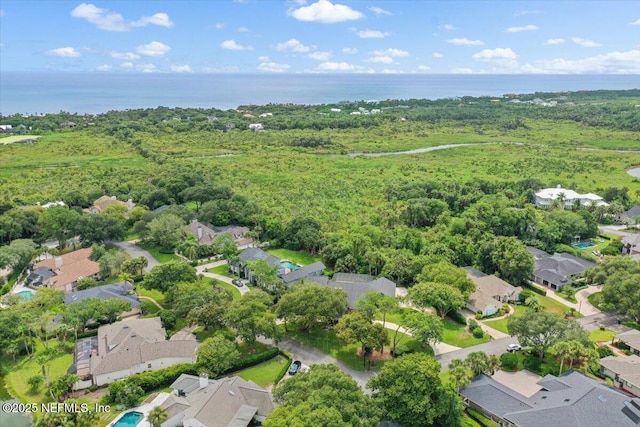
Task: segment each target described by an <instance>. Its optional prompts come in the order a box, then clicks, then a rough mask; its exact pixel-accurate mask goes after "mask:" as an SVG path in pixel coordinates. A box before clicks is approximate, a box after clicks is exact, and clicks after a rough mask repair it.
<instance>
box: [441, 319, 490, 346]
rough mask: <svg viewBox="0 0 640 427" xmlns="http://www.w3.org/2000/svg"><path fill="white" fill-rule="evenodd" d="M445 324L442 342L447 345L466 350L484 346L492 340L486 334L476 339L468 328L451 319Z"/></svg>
mask: <svg viewBox="0 0 640 427" xmlns="http://www.w3.org/2000/svg"><path fill="white" fill-rule="evenodd" d="M443 323H444V333H443V334H442V342H443V343H445V344H450V345H455V346H456V347H463V348H464V347H471V346H472V345H478V344H482V343H484V342H488V341H489V340H490V339H491V338H490V337H489V335H488V334H484V336H483V337H482V338H475V337H474V336H473V335H472V334H471V332H469V330H468V329H467V327H466V326H463V325H461V324H459V323H457V322H455V321H453V320H451V319H445V320H444V322H443Z"/></svg>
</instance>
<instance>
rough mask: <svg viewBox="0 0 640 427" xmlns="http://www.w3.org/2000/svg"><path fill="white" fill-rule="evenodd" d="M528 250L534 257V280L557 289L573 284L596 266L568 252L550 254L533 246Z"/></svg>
mask: <svg viewBox="0 0 640 427" xmlns="http://www.w3.org/2000/svg"><path fill="white" fill-rule="evenodd" d="M527 250H528V251H529V253H531V254H532V255H533V259H534V266H533V278H532V280H533V281H534V282H536V283H538V284H540V285H543V286H546V287H548V288H551V289H553V290H556V291H559V290H561V289H562V288H563V287H564V286H566V285H570V284H572V283H573V280H575V279H576V278H578V277H579V276H580V275H581V274H582V273H584V272H585V271H587V270H588V269H590V268H591V267H594V266H595V264H594V263H593V262H591V261H587V260H584V259H582V258H578V257H576V256H573V255H571V254H568V253H566V252H562V253H555V254H553V255H550V254H548V253H546V252H544V251H541V250H539V249H535V248H532V247H527Z"/></svg>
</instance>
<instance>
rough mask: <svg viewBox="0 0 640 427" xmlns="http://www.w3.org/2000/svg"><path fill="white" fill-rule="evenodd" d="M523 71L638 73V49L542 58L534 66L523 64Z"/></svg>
mask: <svg viewBox="0 0 640 427" xmlns="http://www.w3.org/2000/svg"><path fill="white" fill-rule="evenodd" d="M524 71H527V72H533V73H551V74H552V73H565V74H582V73H584V74H640V50H629V51H626V52H610V53H607V54H604V55H597V56H591V57H588V58H583V59H577V60H568V59H564V58H556V59H551V60H543V61H538V62H536V65H535V66H531V65H527V66H525V67H524Z"/></svg>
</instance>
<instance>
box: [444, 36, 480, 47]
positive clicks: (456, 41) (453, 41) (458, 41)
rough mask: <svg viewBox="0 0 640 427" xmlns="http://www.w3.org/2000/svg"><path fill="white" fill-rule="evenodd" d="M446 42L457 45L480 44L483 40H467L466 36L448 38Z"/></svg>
mask: <svg viewBox="0 0 640 427" xmlns="http://www.w3.org/2000/svg"><path fill="white" fill-rule="evenodd" d="M447 43H451V44H455V45H459V46H482V45H483V44H484V42H482V41H480V40H469V39H468V38H466V37H463V38H456V39H449V40H447Z"/></svg>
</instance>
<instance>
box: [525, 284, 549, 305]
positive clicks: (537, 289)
mask: <svg viewBox="0 0 640 427" xmlns="http://www.w3.org/2000/svg"><path fill="white" fill-rule="evenodd" d="M522 287H523V288H527V289H528V290H530V291H532V292H535V293H536V294H538V295H542V296H545V297H546V296H547V290H546V289H543V288H541V287H539V286H538V285H535V284H533V283H531V282H525V283H524V284H523V285H522ZM523 292H524V291H523ZM520 301H523V299H522V297H520Z"/></svg>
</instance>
